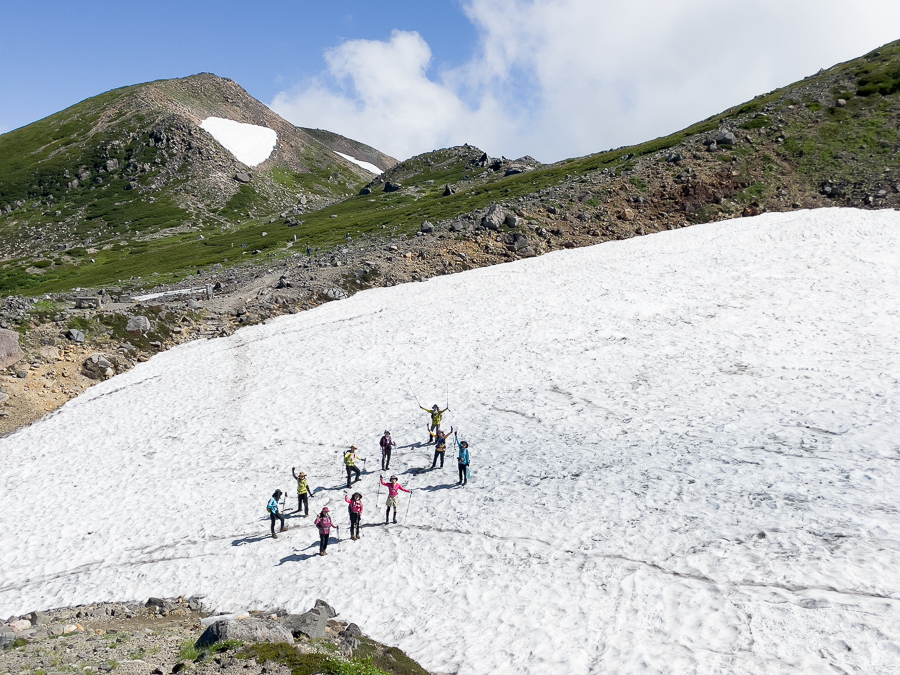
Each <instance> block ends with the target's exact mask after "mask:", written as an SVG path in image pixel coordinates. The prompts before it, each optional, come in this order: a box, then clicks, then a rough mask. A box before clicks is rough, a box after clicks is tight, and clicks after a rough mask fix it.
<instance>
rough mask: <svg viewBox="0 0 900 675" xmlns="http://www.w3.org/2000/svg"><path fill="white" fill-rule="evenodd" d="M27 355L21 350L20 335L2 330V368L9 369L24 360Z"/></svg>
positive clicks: (0, 337) (0, 351)
mask: <svg viewBox="0 0 900 675" xmlns="http://www.w3.org/2000/svg"><path fill="white" fill-rule="evenodd" d="M23 356H25V354H23V353H22V350H21V349H19V334H18V333H17V332H16V331H14V330H6V329H5V328H0V368H8V367H9V366H11V365H12V364H14V363H18V362H19V361H21V360H22V357H23Z"/></svg>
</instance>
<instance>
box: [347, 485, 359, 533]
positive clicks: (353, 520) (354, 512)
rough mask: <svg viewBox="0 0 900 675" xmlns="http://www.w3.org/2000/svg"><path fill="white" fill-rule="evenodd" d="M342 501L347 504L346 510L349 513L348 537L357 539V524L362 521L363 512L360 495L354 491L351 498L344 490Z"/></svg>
mask: <svg viewBox="0 0 900 675" xmlns="http://www.w3.org/2000/svg"><path fill="white" fill-rule="evenodd" d="M344 501H345V502H347V504H348V506H347V511H348V513H349V514H350V538H351V539H359V526H360V523H361V522H362V514H363V503H362V495H361V494H360V493H359V492H354V493H353V498H352V499H351V498H350V497H348V496H347V493H346V492H344Z"/></svg>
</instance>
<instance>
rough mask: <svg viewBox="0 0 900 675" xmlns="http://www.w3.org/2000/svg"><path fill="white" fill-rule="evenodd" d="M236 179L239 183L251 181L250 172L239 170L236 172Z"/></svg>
mask: <svg viewBox="0 0 900 675" xmlns="http://www.w3.org/2000/svg"><path fill="white" fill-rule="evenodd" d="M234 179H235V180H236V181H237V182H238V183H249V182H250V174H249V173H245V172H243V171H238V172H237V173H236V174H234Z"/></svg>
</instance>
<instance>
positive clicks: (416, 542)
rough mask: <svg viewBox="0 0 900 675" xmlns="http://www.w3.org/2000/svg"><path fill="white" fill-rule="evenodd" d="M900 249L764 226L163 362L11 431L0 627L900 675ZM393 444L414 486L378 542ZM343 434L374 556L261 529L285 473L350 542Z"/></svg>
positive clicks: (334, 309) (825, 227)
mask: <svg viewBox="0 0 900 675" xmlns="http://www.w3.org/2000/svg"><path fill="white" fill-rule="evenodd" d="M898 239H900V215H898V214H897V213H895V212H884V211H880V212H870V211H865V212H864V211H854V210H841V209H827V210H819V211H814V212H798V213H791V214H767V215H764V216H760V217H757V218H753V219H740V220H736V221H732V222H728V223H716V224H708V225H700V226H694V227H691V228H689V229H685V230H679V231H675V232H664V233H660V234H655V235H650V236H647V237H641V238H636V239H632V240H628V241H623V242H616V243H609V244H604V245H601V246H596V247H591V248H585V249H578V250H572V251H564V252H558V253H553V254H549V255H545V256H542V257H540V258H535V259H530V260H526V261H520V262H516V263H511V264H506V265H502V266H496V267H490V268H484V269H479V270H473V271H470V272H466V273H463V274H457V275H452V276H447V277H441V278H437V279H433V280H430V281H428V282H426V283H423V284H407V285H403V286H398V287H394V288H390V289H378V290H373V291H367V292H364V293H359V294H357V295H355V296H353V297H352V298H350V299H348V300H344V301H340V302H334V303H329V304H327V305H324V306H322V307H319V308H317V309H315V310H313V311H310V312H305V313H302V314H298V315H294V316H290V317H282V318H280V319H277V320H275V321H272V322H270V323H269V324H267V325H264V326H256V327H251V328H246V329H243V330H241V331H239V332H238V333H236V334H235V335H234V336H232V337H230V338H227V339H218V340H213V341H209V342H199V341H198V342H193V343H190V344H187V345H183V346H181V347H178V348H176V349H173V350H171V351H168V352H165V353H163V354H160V355H158V356H156V357H154V358H153V359H151V360H150V361H149V362H148V363H145V364H140V365H139V366H138V367H136V368H135V369H133V370H132V371H130V372H128V373H125V374H123V375H121V376H118V377H116V378H114V379H113V380H110V381H108V382H104V383H102V384H99V385H97V386H95V387H93V388H92V389H90V390H89V391H88V392H86V393H85V394H83V395H82V396H81V397H79V398H78V399H75V400H74V401H72V402H70V403H69V404H67V405H66V406H64V407H63V408H62V409H61V410H60V411H58V412H57V413H54V414H51V415H50V416H48V417H47V418H45V419H44V420H42V421H41V422H39V423H37V424H35V425H33V426H31V427H29V428H27V429H23V430H21V431H20V432H18V433H16V434H14V435H12V436H10V437H7V438H5V439H2V440H0V452H2V453H3V455H4V457H6V470H5V471H4V473H3V476H2V478H0V502H2V503H3V504H4V505H12V506H11V507H8V508H4V509H2V510H0V537H2V541H3V542H4V546H2V547H0V616H8V615H10V614H14V613H22V612H26V611H31V610H33V609H36V608H45V607H54V606H62V605H69V604H75V603H79V602H98V601H103V600H114V599H116V600H127V599H145V598H146V597H148V596H150V595H157V596H160V595H161V596H165V595H175V594H181V593H184V594H194V593H199V594H206V595H207V601H208V602H210V603H212V604H213V605H215V606H216V607H217V608H218V609H219V610H221V611H223V612H224V611H240V610H243V609H247V608H262V607H266V606H271V607H275V606H283V607H285V608H287V609H289V610H294V611H297V610H302V609H304V608H306V607H308V606H309V605H310V603H311V602H312V601H313V600H314V599H315V598H317V597H322V598H324V599H326V600H328V601H329V602H331V603H332V604H333V605H334V606H335V607H336V608H337V609H338V611H339V612H340V613H341V615H342V616H343V617H345V618H347V619H348V620H351V621H355V622H357V623H358V624H359V625H360V626H361V627H362V629H363V631H364V632H366V633H367V634H369V635H371V636H372V637H374V638H376V639H379V640H383V641H385V642H388V643H391V644H396V645H398V646H399V647H401V648H402V649H404V650H406V651H407V652H408V653H410V655H411V656H413V657H414V658H416V659H418V660H419V661H420V662H421V663H422V664H423V665H424V666H425V667H426V668H429V669H430V670H432V671H436V672H459V673H461V674H468V673H593V672H597V673H599V672H620V673H690V672H697V673H720V672H732V673H798V672H808V673H820V672H832V671H839V670H843V671H845V672H850V671H858V672H866V673H891V672H896V664H897V663H898V661H900V517H898V512H897V501H898V497H900V487H898V486H900V467H898V459H900V441H898V435H897V400H898V395H900V359H898V348H897V335H898V334H900V314H898V310H897V298H898V297H900V265H898V263H900V254H898V250H900V249H898ZM410 388H411V389H412V390H413V392H414V393H415V394H416V395H417V396H418V397H419V399H420V402H421V403H422V405H425V406H430V405H431V404H432V403H439V404H440V405H441V406H442V407H443V406H444V405H445V404H446V402H447V399H448V397H449V403H450V407H451V410H450V412H449V413H447V414H446V416H445V422H444V426H445V428H446V427H449V426H450V425H454V426H456V427H457V428H459V429H460V438H463V439H467V440H469V441H470V443H471V454H472V463H473V470H474V481H473V482H470V484H469V485H468V486H466V487H464V488H459V487H456V486H455V481H456V466H455V462H454V455H453V454H452V450H450V451H448V461H447V466H446V468H445V469H444V470H443V471H441V470H439V469H438V470H434V471H427V470H425V469H427V467H429V466H430V465H431V453H432V450H431V448H430V447H418V446H417V444H418V443H420V442H421V441H423V440H424V439H425V436H426V432H425V426H426V421H427V417H426V414H425V413H424V412H422V411H421V410H418V409H417V407H416V405H415V401H413V400H412V398H413V397H412V395H411V394H410ZM384 429H390V430H391V432H392V433H393V436H394V438H395V439H396V440H397V442H398V445H400V446H401V447H400V448H398V449H397V450H395V453H394V459H393V461H392V466H391V472H390V473H396V474H398V475H399V476H400V480H401V483H403V484H404V485H406V486H408V487H410V488H412V489H413V490H414V493H413V495H412V497H411V501H407V500H408V499H410V498H409V497H408V496H407V495H405V494H403V493H401V495H402V497H401V506H400V509H399V517H400V518H399V519H400V524H399V525H396V526H394V525H391V526H389V527H387V528H385V527H384V526H381V525H377V522H378V520H379V516H382V517H383V514H384V512H383V510H382V509H383V507H384V500H385V491H384V489H383V488H381V490H380V494H379V493H378V484H377V474H378V468H379V453H378V447H377V443H378V438H379V437H380V435H381V432H382V431H383V430H384ZM350 443H354V444H356V445H358V446H359V447H360V454H361V455H362V456H364V457H367V458H368V460H369V461H368V462H367V464H368V467H367V469H368V473H367V475H365V476H364V477H363V480H362V481H361V482H360V483H357V484H356V485H355V486H354V488H355V489H359V490H360V491H361V492H363V494H364V501H365V504H366V511H365V513H364V517H363V528H362V534H363V538H362V539H361V540H360V541H358V542H351V541H344V542H343V543H341V544H340V545H337V544H335V543H332V545H331V547H330V549H329V555H328V556H327V557H325V558H320V557H319V556H318V555H315V553H316V551H317V540H318V537H317V535H316V532H315V530H314V528H313V526H312V524H311V522H308V521H307V520H305V519H303V518H299V517H291V518H290V519H289V524H290V526H291V530H290V531H288V532H286V533H285V536H283V537H280V538H279V539H278V540H277V541H273V540H271V539H269V538H268V530H269V523H268V519H267V518H266V516H265V504H266V501H267V500H268V497H269V496H270V495H271V493H272V492H273V491H274V490H275V488H281V489H282V490H287V491H288V494H289V497H288V505H289V507H290V508H291V509H293V508H294V507H295V506H296V495H295V489H294V487H293V485H294V483H293V480H292V479H291V476H290V467H291V466H297V467H298V468H302V469H303V470H305V471H306V472H307V473H308V474H309V478H310V483H311V485H312V486H313V487H314V488H316V496H315V498H314V499H312V500H311V509H312V510H311V517H310V521H311V520H312V514H314V513H315V512H316V511H318V510H319V509H320V508H321V507H322V506H323V505H328V506H329V507H330V508H331V509H332V512H333V513H335V514H337V515H338V519H339V522H340V523H341V524H343V525H344V526H345V527H346V523H347V516H346V510H345V509H344V506H345V505H344V503H343V497H342V492H343V479H344V471H343V466H342V464H341V459H340V457H341V454H340V453H341V450H342V449H344V448H345V447H346V446H348V445H349V444H350ZM376 498H377V499H378V508H376V507H375V502H376ZM408 506H409V508H410V511H409V516H408V517H407V515H406V513H407V507H408ZM382 522H383V521H382ZM89 533H90V534H89ZM343 534H344V531H343V530H342V535H343ZM13 542H14V543H13Z"/></svg>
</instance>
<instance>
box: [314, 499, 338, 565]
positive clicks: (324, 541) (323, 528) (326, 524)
mask: <svg viewBox="0 0 900 675" xmlns="http://www.w3.org/2000/svg"><path fill="white" fill-rule="evenodd" d="M316 527H318V528H319V555H325V549H326V548H328V537H329V536H330V535H331V528H332V527H333V528H335V529H336V530H339V529H341V528H339V527H338V526H337V525H335V524H334V523H333V522H332V521H331V514H330V513H328V507H327V506H323V507H322V512H321V513H319V517H318V518H316Z"/></svg>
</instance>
